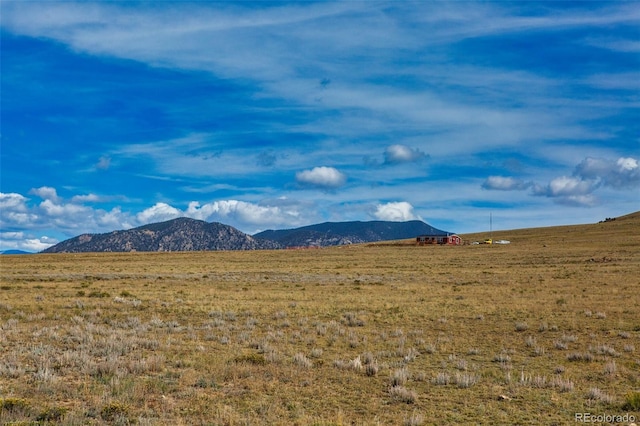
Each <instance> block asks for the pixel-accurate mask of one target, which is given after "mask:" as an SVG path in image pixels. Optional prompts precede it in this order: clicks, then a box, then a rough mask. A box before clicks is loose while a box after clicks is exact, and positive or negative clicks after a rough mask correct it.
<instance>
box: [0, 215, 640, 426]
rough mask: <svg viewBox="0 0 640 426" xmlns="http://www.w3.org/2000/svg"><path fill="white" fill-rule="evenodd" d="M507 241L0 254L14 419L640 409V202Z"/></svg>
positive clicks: (524, 418) (446, 419)
mask: <svg viewBox="0 0 640 426" xmlns="http://www.w3.org/2000/svg"><path fill="white" fill-rule="evenodd" d="M486 237H488V235H486V234H482V235H480V234H478V235H463V238H464V240H465V241H466V242H470V241H475V240H483V239H484V238H486ZM493 237H494V239H507V240H510V241H511V244H509V245H464V246H459V247H453V246H451V247H449V246H416V245H415V244H414V243H413V242H412V241H397V242H393V243H379V244H367V245H355V246H345V247H335V248H326V249H315V250H274V251H238V252H234V251H225V252H184V253H119V254H110V253H89V254H38V255H29V256H26V255H20V256H2V257H0V262H1V265H0V266H1V268H0V423H2V424H6V423H15V424H34V423H35V424H58V423H59V424H71V425H81V424H121V425H126V424H138V425H176V424H178V425H180V424H184V425H194V424H195V425H197V424H202V425H204V424H212V425H248V424H283V425H284V424H300V425H307V424H316V425H346V424H357V425H370V424H394V425H395V424H406V425H421V424H424V425H428V424H487V425H489V424H491V425H495V424H572V423H574V422H575V416H576V413H587V412H588V413H597V414H602V415H619V416H624V415H626V416H627V417H626V418H627V419H628V418H629V416H632V417H633V416H635V418H636V420H637V419H640V313H639V310H638V309H639V306H640V214H639V213H635V214H632V215H628V216H625V217H620V218H617V219H616V220H614V221H607V222H604V223H598V224H591V225H579V226H566V227H552V228H541V229H528V230H515V231H494V232H493Z"/></svg>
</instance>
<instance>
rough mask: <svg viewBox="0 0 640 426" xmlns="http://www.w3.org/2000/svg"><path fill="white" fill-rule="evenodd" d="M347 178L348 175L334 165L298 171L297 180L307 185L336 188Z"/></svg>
mask: <svg viewBox="0 0 640 426" xmlns="http://www.w3.org/2000/svg"><path fill="white" fill-rule="evenodd" d="M346 180H347V176H346V175H345V174H344V173H342V172H340V171H338V170H337V169H335V168H333V167H325V166H322V167H314V168H313V169H311V170H304V171H301V172H298V173H296V181H297V182H298V183H299V184H300V185H302V186H305V187H315V188H323V189H335V188H338V187H340V186H342V185H344V183H345V182H346Z"/></svg>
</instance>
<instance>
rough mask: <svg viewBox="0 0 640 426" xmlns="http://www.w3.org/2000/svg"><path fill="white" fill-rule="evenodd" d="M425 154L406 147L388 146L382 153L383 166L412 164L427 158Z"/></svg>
mask: <svg viewBox="0 0 640 426" xmlns="http://www.w3.org/2000/svg"><path fill="white" fill-rule="evenodd" d="M427 157H428V156H427V154H425V153H424V152H422V151H420V150H419V149H414V148H411V147H408V146H406V145H400V144H396V145H390V146H388V147H387V148H386V149H385V151H384V164H400V163H413V162H416V161H420V160H422V159H424V158H427Z"/></svg>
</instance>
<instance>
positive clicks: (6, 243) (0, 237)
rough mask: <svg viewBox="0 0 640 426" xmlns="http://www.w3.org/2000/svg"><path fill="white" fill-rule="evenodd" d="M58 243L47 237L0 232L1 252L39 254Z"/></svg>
mask: <svg viewBox="0 0 640 426" xmlns="http://www.w3.org/2000/svg"><path fill="white" fill-rule="evenodd" d="M58 242H59V241H58V240H57V239H55V238H50V237H47V236H41V237H35V236H33V235H31V234H26V233H24V232H0V247H2V249H3V250H24V251H30V252H39V251H42V250H44V249H47V248H49V247H51V246H52V245H54V244H57V243H58Z"/></svg>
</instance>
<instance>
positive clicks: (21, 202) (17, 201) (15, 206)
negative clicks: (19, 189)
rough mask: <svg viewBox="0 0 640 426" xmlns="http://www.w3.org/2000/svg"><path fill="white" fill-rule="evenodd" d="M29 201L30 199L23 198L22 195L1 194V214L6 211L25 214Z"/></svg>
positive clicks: (12, 193) (13, 193)
mask: <svg viewBox="0 0 640 426" xmlns="http://www.w3.org/2000/svg"><path fill="white" fill-rule="evenodd" d="M27 200H28V198H26V197H23V196H22V195H20V194H16V193H15V192H10V193H4V192H0V212H4V211H6V210H13V211H19V212H24V211H26V210H27V205H26V202H27Z"/></svg>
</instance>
